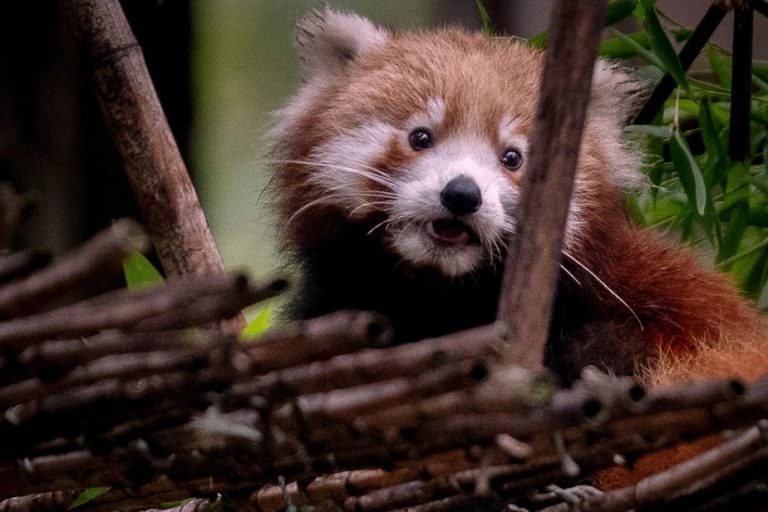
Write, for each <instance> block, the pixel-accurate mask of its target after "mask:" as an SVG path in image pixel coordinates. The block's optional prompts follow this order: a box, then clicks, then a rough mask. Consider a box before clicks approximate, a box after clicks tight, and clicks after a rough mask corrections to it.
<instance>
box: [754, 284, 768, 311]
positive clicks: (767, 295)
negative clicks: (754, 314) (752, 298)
mask: <svg viewBox="0 0 768 512" xmlns="http://www.w3.org/2000/svg"><path fill="white" fill-rule="evenodd" d="M755 306H756V307H757V309H767V308H768V280H766V282H765V283H764V284H763V289H762V290H760V295H758V296H757V303H756V304H755Z"/></svg>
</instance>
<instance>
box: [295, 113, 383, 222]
mask: <svg viewBox="0 0 768 512" xmlns="http://www.w3.org/2000/svg"><path fill="white" fill-rule="evenodd" d="M396 133H398V130H396V129H395V128H393V127H392V126H390V125H388V124H386V123H383V122H380V121H372V122H370V123H366V124H364V125H362V126H358V127H357V128H355V129H353V130H350V131H349V132H347V133H345V134H343V135H340V136H337V137H334V138H332V139H331V140H329V141H328V142H326V143H324V144H322V145H320V146H318V147H317V148H316V149H315V150H314V151H313V152H312V153H311V154H310V156H309V161H311V162H312V163H313V164H314V165H313V167H314V171H313V174H312V177H311V178H310V182H311V183H313V184H315V185H316V186H318V187H320V188H322V189H324V190H325V191H326V192H327V193H328V202H332V203H333V204H336V205H339V206H346V207H347V208H348V209H350V210H354V209H355V208H360V207H362V206H364V205H365V204H366V203H368V202H370V201H371V198H370V197H369V196H368V195H366V194H365V193H364V192H363V191H364V190H366V188H367V187H366V186H365V183H366V181H368V182H370V181H375V182H377V183H379V184H381V185H384V187H385V188H387V189H390V188H391V186H392V182H393V179H392V178H391V177H389V176H387V175H386V174H384V173H383V172H381V171H378V170H377V169H374V168H373V167H371V166H372V165H373V164H374V163H375V162H376V160H377V159H378V158H379V157H381V156H382V155H383V154H384V153H385V152H386V150H387V146H388V145H389V142H390V140H391V139H392V137H393V136H395V135H396Z"/></svg>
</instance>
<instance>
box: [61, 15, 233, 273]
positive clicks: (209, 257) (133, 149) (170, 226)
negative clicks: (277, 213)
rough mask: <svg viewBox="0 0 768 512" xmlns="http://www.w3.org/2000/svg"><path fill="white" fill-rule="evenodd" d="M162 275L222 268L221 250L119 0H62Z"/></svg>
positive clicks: (213, 270)
mask: <svg viewBox="0 0 768 512" xmlns="http://www.w3.org/2000/svg"><path fill="white" fill-rule="evenodd" d="M60 6H61V9H62V12H63V14H64V16H65V18H66V20H67V22H68V24H69V27H70V29H71V31H72V33H73V35H74V37H75V41H76V43H77V46H78V48H79V50H80V52H81V54H82V55H83V57H84V59H85V60H86V61H87V63H88V64H89V65H90V66H92V67H93V72H94V75H95V78H96V88H97V92H98V99H99V104H100V107H101V111H102V113H103V115H104V120H105V123H106V125H107V128H108V129H109V131H110V132H111V135H112V138H113V140H114V141H115V143H116V145H117V148H118V150H119V151H120V154H121V156H122V158H123V163H124V166H125V170H126V172H127V173H128V178H129V181H130V183H131V187H132V189H133V193H134V195H135V196H136V200H137V202H138V204H139V208H140V210H141V214H142V217H143V219H144V223H145V225H146V228H147V231H148V233H149V235H150V238H151V239H152V243H153V244H154V246H155V249H156V250H157V253H158V256H159V257H160V261H161V262H162V265H163V268H164V269H165V272H166V273H167V274H168V275H171V276H172V275H183V274H201V273H206V272H221V271H222V270H223V266H222V262H221V257H220V256H219V252H218V250H217V248H216V245H215V243H214V241H213V237H212V236H211V232H210V230H209V229H208V223H207V221H206V219H205V215H204V214H203V210H202V208H201V207H200V203H199V201H198V199H197V194H196V192H195V189H194V187H193V185H192V182H191V180H190V178H189V174H188V173H187V169H186V166H185V165H184V162H183V160H182V158H181V154H180V153H179V149H178V147H177V146H176V142H175V140H174V138H173V135H172V133H171V130H170V127H169V126H168V121H167V120H166V117H165V114H164V112H163V109H162V107H161V106H160V101H159V100H158V98H157V94H156V93H155V89H154V87H153V85H152V81H151V79H150V77H149V73H148V71H147V67H146V64H145V62H144V56H143V54H142V51H141V47H140V46H139V45H138V43H137V42H136V38H135V37H134V35H133V32H132V31H131V28H130V26H129V25H128V22H127V20H126V19H125V15H124V14H123V10H122V8H121V7H120V3H119V2H118V0H60Z"/></svg>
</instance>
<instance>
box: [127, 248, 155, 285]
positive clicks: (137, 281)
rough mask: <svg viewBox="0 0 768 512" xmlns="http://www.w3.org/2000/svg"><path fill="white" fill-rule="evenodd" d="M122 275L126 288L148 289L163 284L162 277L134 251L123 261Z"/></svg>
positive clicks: (146, 260) (143, 257)
mask: <svg viewBox="0 0 768 512" xmlns="http://www.w3.org/2000/svg"><path fill="white" fill-rule="evenodd" d="M123 274H124V275H125V282H126V283H127V284H128V288H129V289H131V290H136V289H138V288H149V287H152V286H157V285H159V284H163V276H162V275H161V274H160V272H159V271H158V270H157V269H156V268H155V266H154V265H152V263H151V262H150V261H149V260H148V259H147V258H146V256H144V255H143V254H141V253H140V252H138V251H134V252H132V253H131V254H129V255H128V257H127V258H125V260H123Z"/></svg>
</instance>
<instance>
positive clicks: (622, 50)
mask: <svg viewBox="0 0 768 512" xmlns="http://www.w3.org/2000/svg"><path fill="white" fill-rule="evenodd" d="M625 35H627V37H630V38H632V40H633V41H635V42H636V43H637V44H639V45H640V46H642V47H643V48H650V47H651V44H650V43H649V42H648V34H646V33H645V32H633V33H631V34H625ZM635 48H636V46H630V45H629V44H628V43H627V42H626V41H624V40H623V39H622V38H620V37H618V36H617V37H612V38H610V39H606V40H605V41H603V42H602V43H600V49H599V50H598V54H599V55H600V56H601V57H605V58H608V59H629V58H630V57H634V56H635V55H637V51H636V50H635Z"/></svg>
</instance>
